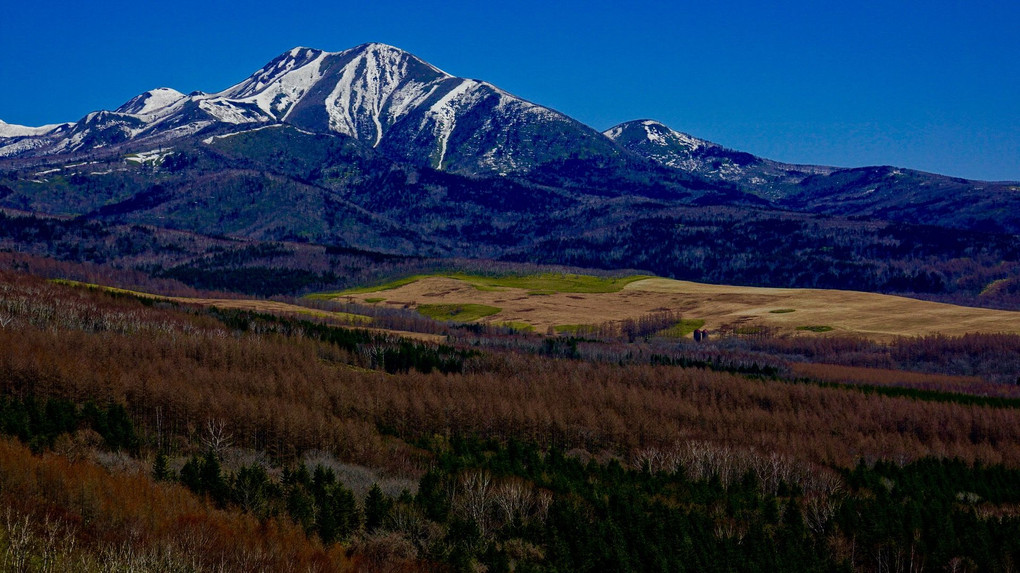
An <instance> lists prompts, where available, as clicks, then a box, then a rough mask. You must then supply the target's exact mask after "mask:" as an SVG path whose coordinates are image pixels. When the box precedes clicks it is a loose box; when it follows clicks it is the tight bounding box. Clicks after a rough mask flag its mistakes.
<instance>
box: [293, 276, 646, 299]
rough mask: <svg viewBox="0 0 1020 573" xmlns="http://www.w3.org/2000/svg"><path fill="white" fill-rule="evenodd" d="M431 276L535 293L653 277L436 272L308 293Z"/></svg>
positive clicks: (600, 288) (609, 288)
mask: <svg viewBox="0 0 1020 573" xmlns="http://www.w3.org/2000/svg"><path fill="white" fill-rule="evenodd" d="M430 277H444V278H449V279H456V280H459V281H464V282H466V283H468V284H470V285H471V286H473V287H475V288H476V289H478V290H481V291H493V290H501V289H506V288H519V289H525V290H528V291H529V293H528V294H535V295H542V294H555V293H608V292H619V291H620V290H622V289H623V287H625V286H627V285H628V284H630V283H632V282H634V281H639V280H642V279H646V278H650V277H649V276H647V275H630V276H625V277H596V276H590V275H573V274H558V273H542V274H537V275H506V276H500V277H496V276H482V275H474V274H469V273H437V274H432V275H411V276H409V277H404V278H401V279H397V280H393V281H390V282H386V283H382V284H378V285H371V286H363V287H355V288H349V289H346V290H342V291H334V292H323V293H315V294H310V295H308V298H313V299H332V298H336V297H340V296H344V295H349V294H366V293H373V292H380V291H386V290H393V289H395V288H400V287H402V286H404V285H408V284H411V283H413V282H416V281H419V280H422V279H426V278H430Z"/></svg>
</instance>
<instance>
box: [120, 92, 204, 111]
mask: <svg viewBox="0 0 1020 573" xmlns="http://www.w3.org/2000/svg"><path fill="white" fill-rule="evenodd" d="M187 97H188V96H186V95H184V94H182V93H181V92H179V91H177V90H175V89H171V88H156V89H154V90H149V91H147V92H145V93H143V94H141V95H137V96H135V97H133V98H131V99H130V100H128V101H127V103H125V104H124V105H122V106H120V107H118V108H117V109H116V110H115V111H116V112H117V113H126V114H131V115H140V116H150V117H151V116H159V115H160V112H161V111H166V110H168V109H169V108H171V107H172V106H173V105H174V104H177V103H180V102H181V100H183V99H185V98H187Z"/></svg>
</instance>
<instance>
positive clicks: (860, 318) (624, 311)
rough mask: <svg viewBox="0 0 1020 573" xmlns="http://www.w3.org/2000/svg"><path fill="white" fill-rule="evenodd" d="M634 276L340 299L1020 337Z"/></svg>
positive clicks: (899, 309)
mask: <svg viewBox="0 0 1020 573" xmlns="http://www.w3.org/2000/svg"><path fill="white" fill-rule="evenodd" d="M634 278H635V279H637V280H632V281H626V280H621V281H619V283H618V284H617V285H615V287H614V288H612V289H603V290H602V291H601V292H599V291H595V292H592V290H594V289H589V290H588V291H584V290H579V289H577V288H571V286H570V285H569V283H566V282H565V285H564V286H563V287H559V288H558V287H556V286H555V284H554V283H553V281H550V280H549V279H548V278H542V277H536V278H535V282H534V284H533V285H531V284H528V282H527V280H525V279H524V278H515V279H514V281H512V282H511V283H510V285H512V286H484V285H485V283H483V282H481V281H480V280H479V279H478V278H471V277H468V276H462V277H456V278H455V277H450V276H421V277H418V278H417V280H414V281H412V282H408V283H405V284H400V283H397V286H392V285H384V286H383V287H380V288H378V289H372V288H361V289H357V290H355V291H352V292H350V293H347V294H342V295H338V296H339V297H340V298H343V299H350V300H353V301H357V302H364V303H370V302H374V303H375V304H384V305H393V306H400V307H403V306H408V305H410V306H420V305H434V304H462V305H466V304H476V305H486V306H490V307H495V308H499V309H500V312H499V313H495V314H491V315H487V316H485V317H484V318H481V319H479V320H480V321H482V322H492V323H521V324H527V325H530V326H532V327H534V328H535V329H536V330H537V331H539V332H545V331H546V330H547V329H549V328H550V327H556V326H560V325H576V324H599V323H602V322H609V321H620V320H627V319H637V318H639V317H641V316H644V315H647V314H649V313H652V312H655V311H661V310H671V311H676V312H679V313H680V314H681V315H682V316H683V317H684V318H685V319H699V320H704V321H705V328H708V329H710V330H713V331H719V330H734V331H737V332H753V331H754V330H755V329H760V328H762V327H769V328H775V329H777V330H778V331H780V332H789V333H798V334H802V335H806V336H807V335H811V336H814V335H817V333H818V332H828V331H830V330H831V331H837V332H839V333H842V334H851V333H852V334H860V335H863V336H866V337H868V338H873V339H880V340H882V339H890V338H893V337H896V336H917V335H926V334H936V333H941V334H945V335H961V334H965V333H969V332H986V333H998V332H1010V333H1018V332H1020V313H1018V312H1012V311H1000V310H989V309H980V308H971V307H964V306H957V305H951V304H942V303H934V302H927V301H921V300H915V299H910V298H904V297H899V296H890V295H880V294H873V293H864V292H854V291H842V290H824V289H785V288H757V287H740V286H725V285H710V284H701V283H694V282H689V281H677V280H672V279H665V278H640V277H634ZM401 282H402V281H401ZM492 284H497V285H498V283H492ZM480 285H483V286H481V288H480ZM391 287H392V288H391ZM379 299H382V300H379Z"/></svg>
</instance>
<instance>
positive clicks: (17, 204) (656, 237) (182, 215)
mask: <svg viewBox="0 0 1020 573" xmlns="http://www.w3.org/2000/svg"><path fill="white" fill-rule="evenodd" d="M0 207H2V208H5V209H7V210H8V212H11V213H26V212H27V213H32V214H34V215H35V216H42V215H47V216H55V217H58V218H62V219H61V220H68V218H70V219H71V220H76V221H90V222H93V223H101V224H103V225H139V224H140V225H147V226H151V227H154V228H163V229H172V230H175V231H188V232H195V233H201V234H206V235H215V236H225V237H233V238H238V239H244V240H255V241H290V242H304V243H312V244H319V245H325V246H330V247H334V248H352V249H364V250H370V251H373V252H380V253H386V254H391V255H414V256H437V257H449V256H458V257H472V258H476V257H484V258H494V259H506V260H514V261H531V262H544V263H556V264H581V265H590V266H600V267H606V268H623V267H630V268H644V269H648V270H651V271H654V272H658V273H661V274H665V275H669V276H677V277H683V278H696V279H701V280H714V281H719V282H730V281H732V282H743V283H753V284H777V285H782V286H855V287H859V288H863V289H865V290H886V291H890V290H891V291H900V290H903V291H907V292H915V291H916V290H917V289H916V288H914V287H916V286H918V285H922V283H923V284H927V282H930V281H929V279H930V278H931V275H932V274H933V273H934V274H935V275H938V277H937V279H938V280H937V281H936V282H938V283H940V284H941V285H942V286H941V287H940V288H942V289H943V290H946V291H947V292H948V291H952V289H954V288H956V287H955V286H954V285H955V284H956V283H957V282H959V280H961V279H962V277H963V276H970V277H972V278H973V273H972V272H970V271H967V272H964V273H963V274H960V273H959V272H957V271H956V270H947V269H948V267H947V268H943V267H944V266H945V265H944V263H947V261H951V260H955V259H963V258H968V257H969V258H970V259H972V260H979V261H980V262H979V263H977V264H978V266H980V267H981V268H982V269H983V270H982V271H981V272H980V273H978V274H979V275H980V277H981V278H980V279H974V280H980V281H985V280H986V279H988V281H996V280H1002V279H1010V278H1011V277H1012V275H1011V274H1010V271H1009V269H1011V268H1012V267H1011V266H1009V265H1011V264H1013V262H1014V261H1015V260H1017V259H1018V258H1020V257H1018V256H1017V254H1016V253H1017V252H1018V251H1020V249H1018V248H1017V247H1016V235H1017V234H1018V233H1020V188H1018V186H1017V184H1015V183H991V182H979V181H968V180H963V179H958V178H952V177H945V176H941V175H935V174H929V173H923V172H919V171H914V170H910V169H901V168H894V167H887V166H881V167H863V168H837V167H827V166H811V165H791V164H786V163H782V162H778V161H773V160H769V159H765V158H760V157H756V156H754V155H751V154H749V153H744V152H740V151H736V150H732V149H728V148H725V147H723V146H720V145H717V144H714V143H711V142H709V141H705V140H703V139H699V138H697V137H694V136H691V135H688V134H685V133H681V132H679V131H676V130H674V129H671V128H670V127H667V126H666V125H663V124H662V123H659V122H656V121H653V120H636V121H630V122H626V123H623V124H620V125H618V126H615V127H613V128H610V129H608V130H606V131H605V132H601V133H600V132H599V131H597V130H595V129H593V128H591V127H589V126H586V125H584V124H583V123H581V122H579V121H577V120H574V119H572V118H570V117H568V116H567V115H565V114H563V113H560V112H558V111H555V110H552V109H549V108H547V107H543V106H541V105H538V104H535V103H532V102H529V101H526V100H524V99H521V98H518V97H516V96H514V95H512V94H509V93H507V92H506V91H504V90H502V89H500V88H498V87H496V86H494V85H492V84H490V83H487V82H484V81H480V80H474V79H466V78H459V77H455V76H452V75H450V74H448V73H446V72H444V71H442V70H440V69H439V68H437V67H435V66H433V65H431V64H429V63H427V62H425V61H423V60H421V59H419V58H417V57H415V56H414V55H412V54H409V53H407V52H404V51H402V50H399V49H397V48H394V47H391V46H387V45H383V44H375V43H373V44H365V45H361V46H357V47H355V48H352V49H349V50H346V51H343V52H325V51H322V50H317V49H312V48H301V47H299V48H294V49H292V50H289V51H287V52H285V53H283V54H281V55H280V56H278V57H277V58H275V59H273V60H272V61H271V62H269V63H268V64H266V65H265V66H264V67H262V68H261V69H259V70H258V71H256V72H255V73H253V74H252V75H251V76H249V77H248V78H246V79H245V80H244V81H242V82H240V83H238V84H236V85H233V86H231V87H229V88H227V89H226V90H223V91H221V92H218V93H204V92H191V93H189V94H184V93H182V92H179V91H176V90H173V89H170V88H158V89H153V90H151V91H147V92H145V93H143V94H140V95H138V96H137V97H134V98H132V99H131V100H130V101H128V102H126V103H124V104H123V105H121V106H119V107H117V108H116V109H113V110H112V111H97V112H93V113H90V114H88V115H86V116H85V117H84V118H81V119H79V120H78V121H77V122H74V123H63V124H57V125H50V126H43V127H38V128H35V127H24V126H16V125H11V124H6V123H3V122H0ZM749 226H751V227H754V229H749V228H748V227H749ZM933 228H935V229H942V230H944V232H945V233H947V234H948V235H949V237H950V238H947V236H945V235H943V234H941V233H942V232H933V231H931V229H933ZM737 234H743V235H744V236H737ZM847 237H855V239H853V240H850V239H848V238H847ZM763 239H766V240H763ZM772 239H776V240H777V241H779V243H777V245H776V246H775V247H774V248H772V250H768V249H769V247H768V245H769V244H770V241H771V240H772ZM10 240H13V239H10ZM855 241H856V242H855ZM799 243H803V245H802V246H801V248H800V250H799V251H797V252H795V253H789V252H787V251H785V250H784V248H782V247H788V246H789V245H791V244H799ZM968 253H969V254H968ZM737 258H740V259H748V258H750V259H754V260H747V261H744V262H743V263H738V262H734V261H735V260H736V259H737ZM776 258H789V259H790V260H789V261H783V260H773V259H776ZM723 259H725V260H726V262H725V263H722V262H721V260H723ZM862 261H870V262H868V263H867V264H865V263H863V262H862ZM907 261H914V262H910V263H908V262H907ZM918 261H920V262H918ZM734 265H736V266H734ZM862 265H864V267H866V268H864V269H863V270H862V269H861V266H862ZM924 265H927V267H925V266H924ZM940 265H942V266H940ZM996 265H998V266H996ZM1003 265H1005V266H1003ZM737 267H739V270H735V269H737ZM954 268H955V267H954ZM989 269H998V270H996V271H994V272H993V271H991V270H989ZM986 271H987V272H986ZM975 272H976V271H975ZM926 273H927V274H926ZM968 273H969V274H968ZM922 275H923V276H924V277H925V278H924V279H923V280H921V281H920V282H917V281H918V277H919V276H922ZM820 276H822V277H830V278H829V279H820V278H818V277H820ZM865 276H871V277H872V279H868V280H865V279H864V277H865ZM812 277H814V278H812ZM832 277H835V278H832ZM897 281H899V282H897ZM903 281H906V282H903ZM897 285H899V286H897ZM904 285H907V286H909V287H910V288H899V287H902V286H904ZM910 285H913V286H910ZM985 286H987V285H986V284H985V282H982V284H980V285H976V286H974V287H973V288H971V290H972V291H974V292H978V291H980V290H981V289H983V288H984V287H985ZM979 287H980V288H979ZM975 289H976V290H975Z"/></svg>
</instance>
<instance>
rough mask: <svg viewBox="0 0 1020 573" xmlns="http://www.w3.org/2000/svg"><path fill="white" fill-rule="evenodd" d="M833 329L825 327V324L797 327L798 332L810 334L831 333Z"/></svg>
mask: <svg viewBox="0 0 1020 573" xmlns="http://www.w3.org/2000/svg"><path fill="white" fill-rule="evenodd" d="M832 329H833V328H832V327H831V326H825V325H823V324H817V325H810V326H798V327H797V330H807V331H809V332H829V331H830V330H832Z"/></svg>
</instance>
